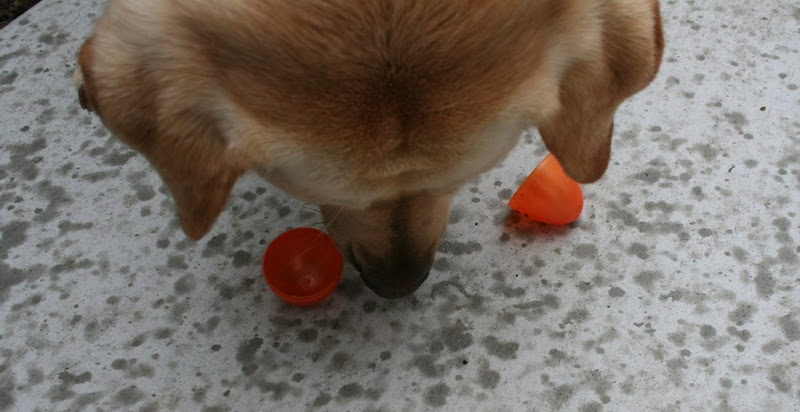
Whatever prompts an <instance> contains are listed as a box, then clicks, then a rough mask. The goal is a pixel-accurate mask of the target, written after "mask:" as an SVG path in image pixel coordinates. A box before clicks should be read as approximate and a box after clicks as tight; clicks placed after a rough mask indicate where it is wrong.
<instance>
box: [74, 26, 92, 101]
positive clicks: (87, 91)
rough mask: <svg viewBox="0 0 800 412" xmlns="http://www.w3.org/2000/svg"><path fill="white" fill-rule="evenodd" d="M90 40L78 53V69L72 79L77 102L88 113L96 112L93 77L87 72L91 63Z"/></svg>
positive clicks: (90, 39)
mask: <svg viewBox="0 0 800 412" xmlns="http://www.w3.org/2000/svg"><path fill="white" fill-rule="evenodd" d="M92 53H93V48H92V38H89V39H87V40H86V42H85V43H83V46H81V49H80V51H79V52H78V67H76V68H75V72H74V74H73V79H74V80H75V87H77V88H78V102H80V104H81V107H82V108H84V109H86V110H88V111H90V112H94V111H96V106H95V102H94V81H93V76H92V75H91V73H90V72H89V71H88V68H89V67H91V66H90V63H91V61H92Z"/></svg>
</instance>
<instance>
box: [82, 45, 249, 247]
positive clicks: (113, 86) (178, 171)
mask: <svg viewBox="0 0 800 412" xmlns="http://www.w3.org/2000/svg"><path fill="white" fill-rule="evenodd" d="M95 39H96V36H95V37H93V38H90V39H89V40H87V41H86V43H85V44H84V45H83V47H82V48H81V50H80V52H79V53H78V67H77V68H76V70H75V74H74V76H75V82H76V86H77V88H78V99H79V100H80V103H81V106H83V108H85V109H87V110H90V111H93V112H95V113H96V114H97V116H98V117H99V118H100V119H101V120H102V122H103V124H104V125H105V126H106V127H107V128H108V129H109V130H110V131H111V132H112V133H113V134H114V135H116V136H117V137H118V138H119V139H120V140H122V141H123V142H124V143H125V144H127V145H128V146H130V147H131V148H133V149H134V150H136V151H137V152H139V153H141V154H143V155H144V156H145V157H146V158H147V160H148V161H149V162H150V164H151V165H152V166H153V167H154V168H155V169H156V170H157V171H158V173H159V175H160V176H161V178H162V180H163V181H164V183H165V185H166V186H167V188H168V189H169V191H170V193H171V194H172V197H173V199H174V200H175V205H176V207H177V210H178V218H179V220H180V224H181V227H182V229H183V231H184V233H186V235H187V236H188V237H190V238H191V239H193V240H198V239H200V238H201V237H203V236H204V235H205V234H206V233H208V231H209V230H210V229H211V226H212V225H213V224H214V222H215V221H216V219H217V217H218V216H219V214H220V213H221V212H222V210H223V209H224V207H225V205H226V203H227V200H228V197H229V196H230V192H231V189H232V188H233V185H234V183H235V182H236V180H237V179H238V178H239V176H241V175H242V174H243V173H244V171H245V169H246V167H245V166H243V161H242V157H243V156H242V155H241V154H239V155H236V154H232V153H231V151H230V150H229V148H228V142H227V141H226V139H225V137H224V132H223V131H222V130H220V126H219V123H218V122H217V120H216V119H215V117H214V116H213V115H209V113H206V112H203V110H196V111H192V110H187V109H185V107H186V106H187V105H183V106H182V105H181V104H175V102H181V103H182V102H186V101H191V100H192V99H193V98H194V97H193V95H191V94H190V95H185V96H181V95H178V96H170V98H169V99H165V98H162V97H163V96H162V95H161V93H162V90H161V89H160V88H159V84H160V83H159V81H158V78H157V75H156V74H152V73H148V72H147V71H145V70H144V69H143V66H142V65H141V64H140V62H139V61H137V60H136V59H135V58H131V56H128V55H125V54H123V53H119V54H116V55H114V54H105V55H103V58H102V59H100V58H99V57H100V56H99V55H96V54H95V52H96V51H97V49H96V47H99V44H100V43H98V42H97V41H96V40H95ZM104 40H105V39H104ZM102 44H103V46H104V48H108V47H113V46H114V44H113V43H112V42H108V41H105V42H104V43H102ZM101 65H102V66H101ZM99 67H102V71H101V70H98V68H99ZM171 103H172V104H171ZM198 107H202V105H198Z"/></svg>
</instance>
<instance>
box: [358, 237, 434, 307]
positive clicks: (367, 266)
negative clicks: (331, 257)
mask: <svg viewBox="0 0 800 412" xmlns="http://www.w3.org/2000/svg"><path fill="white" fill-rule="evenodd" d="M348 258H349V260H350V263H351V264H352V265H353V267H354V268H355V269H356V270H357V271H358V272H359V273H360V274H361V279H362V280H363V281H364V284H365V285H367V287H368V288H370V289H371V290H372V291H373V292H375V294H376V295H378V296H380V297H382V298H385V299H396V298H402V297H404V296H408V295H410V294H412V293H414V292H415V291H416V290H417V289H419V287H420V286H421V285H422V284H423V283H424V282H425V279H427V278H428V275H429V274H430V270H431V266H432V265H433V259H432V257H429V256H428V254H423V255H417V254H414V255H409V254H406V253H399V254H395V255H392V256H391V257H388V258H387V257H383V258H380V257H377V256H375V255H372V254H370V253H369V252H367V251H365V250H364V249H358V251H357V252H356V253H354V251H353V250H351V253H350V254H349V256H348Z"/></svg>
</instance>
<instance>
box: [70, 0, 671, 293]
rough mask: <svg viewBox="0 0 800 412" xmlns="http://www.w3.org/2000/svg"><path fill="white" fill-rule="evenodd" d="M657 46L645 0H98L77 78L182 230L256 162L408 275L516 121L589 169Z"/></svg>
mask: <svg viewBox="0 0 800 412" xmlns="http://www.w3.org/2000/svg"><path fill="white" fill-rule="evenodd" d="M662 48H663V38H662V34H661V27H660V17H659V14H658V3H657V0H458V1H456V0H443V1H427V0H309V1H288V0H260V1H255V0H254V1H248V2H237V1H229V0H171V1H165V0H111V1H110V2H109V5H108V7H107V10H106V12H105V13H104V15H103V17H102V18H101V19H100V21H99V22H98V24H97V28H96V30H95V32H94V34H93V35H92V37H91V38H90V39H89V40H87V42H86V43H85V45H84V46H83V48H82V49H81V52H80V53H79V62H80V67H79V69H78V71H77V72H76V80H77V81H78V83H79V84H80V85H81V86H82V87H80V88H79V97H80V100H81V103H82V105H84V107H86V108H88V109H90V110H94V111H96V112H97V114H98V115H99V116H100V118H101V119H102V120H103V122H104V123H105V124H106V126H107V127H108V128H109V129H110V130H111V131H113V132H114V133H115V134H116V135H117V136H119V137H120V139H122V140H123V141H124V142H126V143H127V144H128V145H130V146H131V147H133V148H134V149H136V150H138V151H139V152H141V153H142V154H144V155H145V156H146V157H147V159H148V160H149V161H150V163H151V164H152V165H153V166H154V168H155V169H156V170H158V172H159V173H160V174H161V176H162V178H163V179H164V181H165V182H166V184H167V186H168V187H169V189H170V191H171V193H172V195H173V197H174V198H175V201H176V204H177V207H178V213H179V215H180V220H181V225H182V227H183V229H184V231H185V232H186V233H187V235H188V236H190V237H191V238H193V239H198V238H200V237H202V236H203V235H204V234H205V233H207V232H208V230H209V229H210V227H211V225H212V224H213V222H214V221H215V219H216V217H217V216H218V214H219V213H220V212H221V210H222V209H223V208H224V205H225V203H226V201H227V197H228V195H229V193H230V190H231V188H232V186H233V184H234V183H235V181H236V179H237V178H238V177H239V176H240V175H241V174H243V173H245V172H247V171H256V172H258V173H260V174H262V175H263V176H264V177H265V178H267V179H268V180H269V181H271V182H272V183H273V184H274V185H276V186H278V187H280V188H281V189H283V190H285V191H286V192H287V193H289V194H291V195H293V196H296V197H298V198H300V199H302V200H305V201H308V202H312V203H316V204H319V205H324V206H325V208H324V210H323V212H325V211H328V212H329V211H331V210H335V211H336V216H337V219H338V221H336V220H334V222H335V223H334V224H332V225H331V227H329V230H330V231H331V233H332V234H333V235H334V237H335V238H336V240H337V242H338V243H339V245H340V247H341V248H342V249H343V250H344V251H345V252H348V251H350V250H356V251H358V250H361V251H362V252H360V253H362V254H363V255H369V256H372V258H370V260H372V261H379V262H383V263H379V264H378V263H374V264H372V265H370V266H373V267H371V268H370V269H371V271H374V272H382V273H381V276H383V274H384V273H385V274H388V275H387V278H391V279H399V280H397V282H402V278H403V277H404V276H405V275H404V274H403V273H401V272H403V271H407V270H410V269H408V268H405V266H407V265H405V264H403V265H401V264H400V263H398V262H399V261H400V260H404V259H405V260H408V259H411V260H415V261H416V262H417V263H419V264H417V263H415V264H411V265H410V266H409V267H414V268H416V269H414V270H417V271H425V272H427V269H429V267H430V263H429V262H430V261H432V257H433V254H434V252H435V250H436V246H437V244H438V240H439V237H440V236H441V232H442V230H443V228H444V225H445V222H446V219H447V201H448V200H449V197H450V194H451V193H453V192H454V191H455V190H456V189H457V188H458V187H459V185H461V184H463V183H464V182H465V181H467V180H469V179H471V178H473V177H475V176H476V175H478V174H479V173H481V172H483V171H485V170H487V169H489V168H491V167H493V166H494V165H495V164H496V163H497V162H499V161H500V160H501V159H502V158H503V157H504V156H505V155H506V154H507V153H508V151H509V150H511V148H512V147H513V146H514V144H515V142H516V140H517V139H518V137H519V135H520V132H521V131H522V130H524V129H525V128H527V127H531V126H538V127H539V129H540V131H541V134H542V137H543V139H544V141H545V143H546V144H547V147H548V149H549V150H551V151H552V152H553V153H554V154H555V155H556V156H557V157H558V159H559V160H560V161H561V162H562V164H563V166H564V168H565V170H566V171H567V173H568V174H570V175H571V176H572V177H573V178H575V179H576V180H578V181H581V182H591V181H594V180H596V179H598V178H600V177H601V176H602V174H603V173H604V171H605V169H606V166H607V164H608V158H609V152H610V142H611V129H612V126H613V117H614V112H615V111H616V108H617V107H618V106H619V104H620V103H622V102H623V101H624V100H625V99H626V98H628V97H629V96H631V95H632V94H634V93H636V92H638V91H639V90H641V89H642V88H644V87H645V86H646V85H647V84H648V83H649V82H650V81H651V80H652V78H653V77H654V76H655V74H656V72H657V70H658V66H659V64H660V56H661V50H662ZM443 199H444V200H443ZM443 205H444V206H443ZM403 208H407V209H408V210H414V213H415V214H414V216H411V215H409V214H408V213H406V212H403V211H402V209H403ZM326 214H327V212H326ZM401 217H402V218H401ZM415 220H418V221H424V222H427V224H426V225H419V224H413V222H412V221H415ZM344 222H347V223H344ZM366 228H369V229H366ZM366 230H369V231H370V233H368V234H367V233H364V231H366ZM423 244H424V247H423V246H422V245H423ZM398 250H401V251H403V252H402V253H400V252H397V251H398ZM409 250H413V251H414V252H413V253H410V252H408V251H409ZM400 257H403V259H400ZM359 259H361V260H366V259H367V258H365V257H361V258H360V257H359V256H355V257H354V260H356V261H358V260H359ZM420 262H421V263H420ZM423 263H424V264H423ZM400 266H403V267H404V268H400V269H398V267H400ZM418 277H419V276H418ZM389 283H391V282H389ZM389 288H390V289H391V288H395V289H397V288H399V289H403V287H402V286H398V285H394V286H391V287H389ZM412 291H413V290H412ZM398 293H399V292H398ZM388 294H391V293H387V295H388Z"/></svg>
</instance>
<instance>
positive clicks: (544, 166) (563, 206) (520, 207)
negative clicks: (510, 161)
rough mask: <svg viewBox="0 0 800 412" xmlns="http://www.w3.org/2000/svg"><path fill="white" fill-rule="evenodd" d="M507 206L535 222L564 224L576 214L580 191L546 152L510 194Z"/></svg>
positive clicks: (579, 207) (572, 220) (579, 205)
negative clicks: (537, 164) (514, 191)
mask: <svg viewBox="0 0 800 412" xmlns="http://www.w3.org/2000/svg"><path fill="white" fill-rule="evenodd" d="M508 206H509V207H511V209H513V210H515V211H516V212H518V213H520V214H522V215H524V216H526V217H528V218H529V219H531V220H533V221H536V222H540V223H546V224H548V225H566V224H569V223H572V222H574V221H576V220H578V217H580V215H581V212H582V211H583V191H582V190H581V185H580V184H579V183H578V182H576V181H574V180H572V179H570V178H569V176H567V174H566V173H564V169H562V168H561V165H560V164H559V163H558V160H556V158H555V156H553V155H552V154H548V155H547V156H546V157H545V158H544V160H542V162H541V163H539V166H536V169H533V172H531V174H530V175H528V177H527V178H526V179H525V181H524V182H522V184H521V185H520V187H519V189H517V192H516V193H514V196H511V200H509V201H508Z"/></svg>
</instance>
